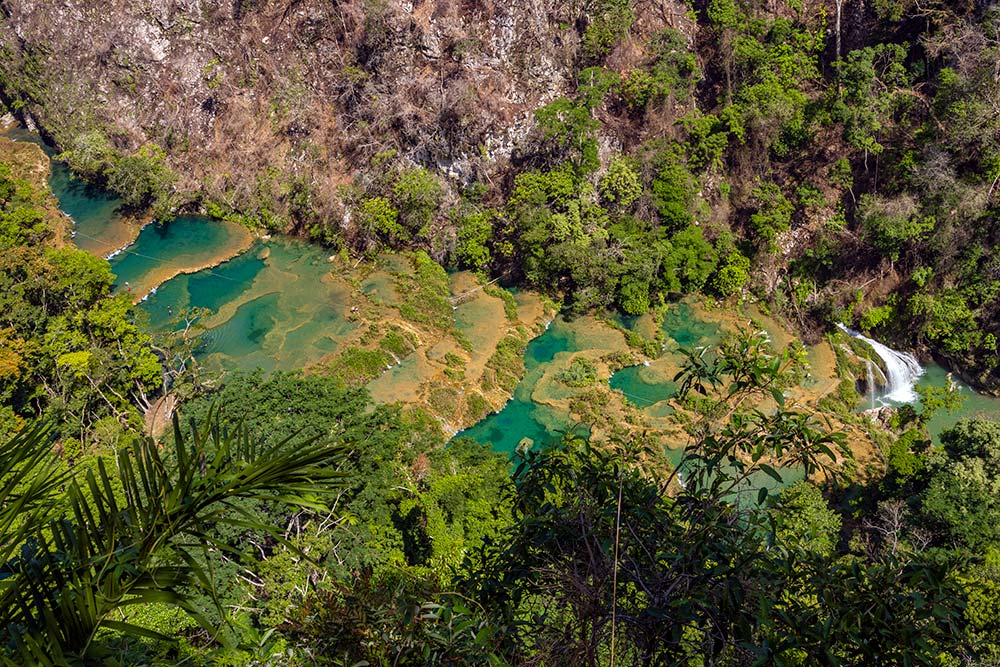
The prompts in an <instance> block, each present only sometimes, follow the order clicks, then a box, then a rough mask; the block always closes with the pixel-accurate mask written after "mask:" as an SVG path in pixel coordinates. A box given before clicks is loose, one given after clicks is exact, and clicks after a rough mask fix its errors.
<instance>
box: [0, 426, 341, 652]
mask: <svg viewBox="0 0 1000 667" xmlns="http://www.w3.org/2000/svg"><path fill="white" fill-rule="evenodd" d="M45 436H46V431H45V430H44V429H41V428H36V429H30V430H26V431H25V432H23V433H22V434H19V435H17V436H15V437H14V438H13V439H12V440H11V441H9V442H8V443H7V444H6V446H4V447H3V448H0V472H2V478H0V527H2V528H3V529H4V532H3V538H2V540H0V542H2V544H3V545H4V546H3V549H4V551H3V552H2V553H0V556H2V557H3V563H4V565H3V571H4V572H5V574H6V576H5V577H4V578H3V579H2V581H0V620H2V621H3V623H2V627H3V629H2V630H0V636H2V639H3V644H4V645H5V649H4V650H5V652H6V657H7V658H8V659H11V658H19V659H21V660H25V661H28V662H30V663H31V664H37V665H49V664H64V663H65V662H67V661H74V660H83V661H96V660H100V659H101V658H102V656H103V655H104V653H103V650H104V647H103V644H102V641H101V636H100V635H101V633H102V632H103V631H107V630H112V631H117V632H124V633H126V634H131V635H136V636H141V637H156V638H160V639H170V638H166V637H162V636H160V635H158V634H157V633H156V632H155V631H154V630H153V629H150V628H145V627H141V626H138V625H135V624H133V623H131V622H130V621H129V617H128V615H127V613H125V612H127V611H128V610H130V609H133V608H134V607H135V606H136V605H148V604H151V603H161V604H162V603H166V604H170V605H174V606H176V607H179V608H180V609H182V610H184V611H185V612H186V613H187V614H189V615H190V616H191V617H192V618H194V619H195V620H196V621H198V622H199V623H201V624H202V625H203V626H206V628H205V629H206V630H209V631H210V632H212V633H213V635H215V634H216V628H213V627H211V625H210V624H209V623H208V621H207V620H206V617H205V614H204V611H205V610H204V609H201V608H199V607H198V606H197V605H196V604H194V602H193V600H194V598H195V594H197V593H201V594H203V595H207V596H209V597H210V598H211V599H216V598H215V583H216V582H215V580H214V577H213V574H212V572H211V571H210V570H208V569H206V568H205V567H204V565H203V561H200V560H199V558H198V556H197V555H198V554H199V553H204V552H207V551H209V550H211V549H219V548H221V549H226V548H228V547H227V546H226V545H225V544H222V543H220V542H219V541H218V539H217V538H216V534H215V532H214V531H215V530H216V529H217V527H218V526H225V525H232V526H238V527H239V529H240V530H259V531H262V532H266V533H268V534H269V535H270V536H271V538H272V539H274V540H277V541H278V542H284V541H285V540H284V538H283V537H282V536H281V535H280V533H279V532H278V530H277V529H276V528H274V527H271V526H267V525H262V524H259V523H256V522H254V521H253V520H248V518H247V517H246V516H241V515H235V516H234V515H232V514H230V513H229V511H228V507H229V504H230V503H231V502H232V501H234V500H237V499H244V500H255V499H265V498H266V499H271V500H276V501H279V502H283V503H286V504H288V505H290V506H293V507H298V508H308V509H313V510H323V509H325V507H326V505H325V501H324V496H325V495H326V494H329V493H330V492H331V491H333V490H334V489H336V488H337V487H339V486H341V485H342V483H343V473H341V472H339V471H338V470H337V463H338V462H339V461H340V460H341V458H342V457H343V456H344V455H345V454H346V449H345V448H343V447H331V446H329V445H328V444H317V443H316V442H315V441H305V442H294V443H293V442H291V441H288V440H286V441H283V442H280V443H278V444H276V445H273V446H265V445H263V444H262V443H261V442H260V441H254V440H251V439H250V438H249V437H247V435H246V432H245V431H243V430H242V429H240V428H236V429H233V430H230V429H228V428H226V427H224V426H223V425H222V424H220V423H219V422H218V421H217V420H216V419H215V418H214V417H213V418H212V419H210V420H209V421H207V422H205V423H203V424H202V426H201V428H200V429H199V428H198V427H197V426H193V427H192V433H191V434H190V435H186V434H184V432H183V431H182V430H181V428H180V425H179V423H178V421H177V418H176V417H175V418H174V449H173V450H172V451H169V452H163V453H161V451H160V449H159V447H158V446H157V444H156V443H155V442H153V441H152V440H151V439H148V438H138V437H137V438H134V439H133V441H132V443H131V445H129V446H126V447H124V448H122V449H121V450H120V451H119V452H117V454H116V456H115V457H114V458H115V460H114V462H113V463H111V462H108V461H106V460H105V459H103V458H99V459H97V461H96V464H95V465H94V467H93V468H88V469H87V470H86V471H79V472H75V473H59V472H58V468H57V466H56V465H55V464H54V458H53V455H52V453H51V451H50V450H49V449H48V446H47V441H46V438H45Z"/></svg>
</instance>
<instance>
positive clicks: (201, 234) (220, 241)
mask: <svg viewBox="0 0 1000 667" xmlns="http://www.w3.org/2000/svg"><path fill="white" fill-rule="evenodd" d="M245 237H246V232H245V231H244V230H242V229H240V228H239V227H238V226H236V225H233V224H231V223H225V222H222V221H219V220H211V219H209V218H204V217H198V216H185V217H181V218H177V219H175V220H171V221H170V222H168V223H165V224H150V225H146V226H145V227H143V228H142V231H141V232H139V236H138V238H136V240H135V242H134V243H132V244H131V245H130V246H128V247H127V248H125V249H124V250H122V251H121V252H119V253H118V254H116V255H115V256H114V257H112V258H111V260H110V262H111V270H112V271H113V272H114V274H115V276H117V281H116V284H117V286H118V287H119V288H120V289H126V288H130V291H132V292H134V293H137V294H139V295H145V294H146V293H147V292H149V291H150V290H151V289H153V288H154V287H156V286H157V285H158V284H159V283H160V282H162V281H163V280H164V279H165V278H170V277H171V276H172V275H173V274H175V273H177V272H179V271H188V270H190V269H191V268H196V267H201V266H205V265H210V264H214V263H215V261H216V258H217V256H218V254H219V252H220V249H224V248H228V247H234V246H238V245H239V243H240V240H241V239H242V238H245Z"/></svg>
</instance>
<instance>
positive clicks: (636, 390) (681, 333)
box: [609, 301, 722, 415]
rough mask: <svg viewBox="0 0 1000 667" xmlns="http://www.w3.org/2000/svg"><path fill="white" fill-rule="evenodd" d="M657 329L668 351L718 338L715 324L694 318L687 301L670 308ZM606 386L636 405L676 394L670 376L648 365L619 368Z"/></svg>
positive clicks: (628, 323) (713, 342) (649, 404)
mask: <svg viewBox="0 0 1000 667" xmlns="http://www.w3.org/2000/svg"><path fill="white" fill-rule="evenodd" d="M621 322H622V324H623V325H624V326H627V327H631V326H632V325H633V324H634V323H635V320H634V319H633V320H622V321H621ZM661 330H662V331H663V333H664V335H665V336H666V339H667V342H666V344H665V345H664V349H665V350H668V351H671V352H675V351H676V350H677V349H678V348H681V347H684V348H694V347H699V346H710V345H716V344H718V343H719V342H720V341H721V340H722V329H721V328H720V327H719V325H718V324H715V323H714V322H706V321H704V320H702V319H700V318H698V317H697V316H696V314H695V311H694V308H692V307H691V304H689V303H686V302H683V301H681V302H679V303H677V304H674V305H672V306H671V307H670V309H669V310H668V311H667V313H666V315H665V316H664V318H663V324H662V326H661ZM609 385H610V386H611V388H612V389H617V390H618V391H620V392H621V393H622V394H624V395H625V399H626V400H627V401H628V402H629V403H631V404H632V405H634V406H636V407H637V408H651V407H652V406H654V405H656V404H657V403H660V402H661V401H664V400H666V399H668V398H672V397H673V396H674V394H676V393H677V385H676V384H675V383H674V382H673V381H672V379H671V380H667V379H664V378H662V377H659V376H658V374H657V373H656V371H655V369H652V368H650V367H648V366H629V367H627V368H623V369H621V370H620V371H618V372H617V373H615V374H614V375H612V376H611V380H610V382H609ZM666 410H669V407H665V408H662V409H660V408H658V411H657V415H661V414H663V413H664V412H665V411H666Z"/></svg>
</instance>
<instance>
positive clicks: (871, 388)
mask: <svg viewBox="0 0 1000 667" xmlns="http://www.w3.org/2000/svg"><path fill="white" fill-rule="evenodd" d="M865 366H866V370H867V371H868V377H867V378H865V379H867V380H868V394H869V396H871V399H872V405H871V409H872V410H874V409H875V371H874V370H872V360H871V359H865Z"/></svg>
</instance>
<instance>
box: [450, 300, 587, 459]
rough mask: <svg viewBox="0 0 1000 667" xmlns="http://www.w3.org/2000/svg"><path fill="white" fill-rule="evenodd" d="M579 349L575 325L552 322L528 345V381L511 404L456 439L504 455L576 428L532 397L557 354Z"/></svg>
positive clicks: (526, 353) (556, 412)
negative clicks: (523, 443) (525, 442)
mask: <svg viewBox="0 0 1000 667" xmlns="http://www.w3.org/2000/svg"><path fill="white" fill-rule="evenodd" d="M577 349H578V347H577V335H576V334H575V332H574V331H573V324H572V323H570V322H567V321H566V320H564V319H563V318H561V317H557V318H556V319H554V320H552V322H551V323H550V324H549V326H548V328H547V329H546V330H545V332H544V333H542V334H541V335H540V336H538V337H537V338H535V339H534V340H532V341H531V342H529V343H528V347H527V349H526V350H525V353H524V365H525V373H524V378H522V379H521V382H520V384H518V386H517V389H515V390H514V395H513V397H512V398H511V399H510V401H508V402H507V405H505V406H504V408H503V409H502V410H500V411H499V412H496V413H494V414H491V415H489V416H488V417H486V418H485V419H483V420H482V421H480V422H479V423H478V424H476V425H474V426H470V427H469V428H467V429H465V430H464V431H460V432H459V433H458V434H457V435H456V436H455V437H463V436H464V437H468V438H472V439H473V440H475V441H477V442H481V443H483V444H488V445H490V446H492V447H493V449H494V450H496V451H499V452H504V453H511V452H513V451H514V450H515V449H516V448H517V446H518V444H519V443H520V442H521V441H522V440H524V439H525V438H527V439H530V440H531V441H532V442H533V443H535V444H542V443H546V442H549V441H551V440H554V439H557V438H559V437H560V433H559V431H560V430H570V429H571V428H572V426H573V425H572V424H571V423H570V419H569V416H568V415H563V414H560V413H559V412H558V411H556V410H553V409H552V408H550V407H548V406H545V405H541V404H537V403H535V402H534V401H532V400H531V395H532V392H533V391H534V390H535V386H536V385H537V384H538V381H539V380H541V378H542V376H543V375H544V374H545V365H546V364H548V363H550V362H551V361H552V360H553V359H555V356H556V355H557V354H559V353H561V352H574V351H576V350H577ZM584 432H586V431H585V430H584Z"/></svg>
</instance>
